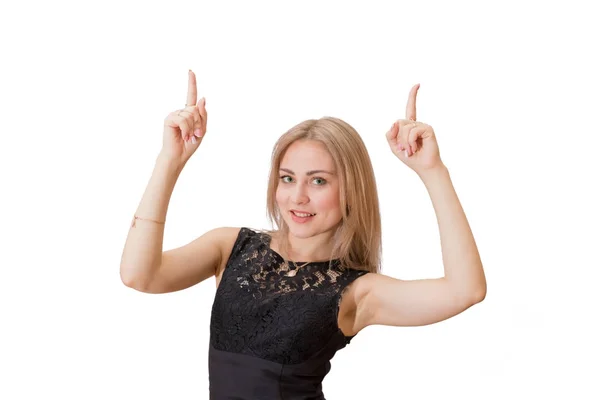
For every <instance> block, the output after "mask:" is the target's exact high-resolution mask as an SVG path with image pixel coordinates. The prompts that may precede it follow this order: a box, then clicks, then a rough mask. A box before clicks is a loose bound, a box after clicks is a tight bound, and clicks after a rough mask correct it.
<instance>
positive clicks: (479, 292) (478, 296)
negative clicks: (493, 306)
mask: <svg viewBox="0 0 600 400" xmlns="http://www.w3.org/2000/svg"><path fill="white" fill-rule="evenodd" d="M471 293H472V296H473V297H472V299H473V300H472V302H473V304H477V303H481V302H482V301H483V300H484V299H485V296H486V295H487V284H486V282H485V280H484V281H483V283H481V284H480V285H478V286H477V287H476V288H475V289H474V290H473V291H472V292H471Z"/></svg>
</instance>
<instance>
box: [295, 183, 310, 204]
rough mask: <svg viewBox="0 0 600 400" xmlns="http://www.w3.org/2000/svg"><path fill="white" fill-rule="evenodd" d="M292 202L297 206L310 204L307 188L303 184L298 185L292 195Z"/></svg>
mask: <svg viewBox="0 0 600 400" xmlns="http://www.w3.org/2000/svg"><path fill="white" fill-rule="evenodd" d="M292 201H293V202H294V203H296V204H305V203H308V195H307V193H306V188H305V187H304V185H302V184H298V185H296V187H295V188H294V192H293V193H292Z"/></svg>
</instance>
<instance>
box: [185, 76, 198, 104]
mask: <svg viewBox="0 0 600 400" xmlns="http://www.w3.org/2000/svg"><path fill="white" fill-rule="evenodd" d="M197 98H198V89H197V88H196V74H194V73H193V72H192V70H191V69H190V71H189V72H188V93H187V102H186V103H185V105H186V106H195V105H196V99H197Z"/></svg>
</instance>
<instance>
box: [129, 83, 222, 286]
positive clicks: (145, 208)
mask: <svg viewBox="0 0 600 400" xmlns="http://www.w3.org/2000/svg"><path fill="white" fill-rule="evenodd" d="M206 123H207V113H206V107H205V101H204V98H202V99H201V100H200V101H197V89H196V77H195V75H194V73H193V72H192V71H190V72H189V76H188V95H187V103H186V107H185V108H184V109H182V110H178V111H174V112H172V113H170V114H169V115H168V116H167V117H166V118H165V123H164V134H163V147H162V149H161V151H160V154H159V155H158V157H157V159H156V164H155V166H154V171H153V173H152V176H151V178H150V181H149V182H148V186H147V187H146V190H145V192H144V195H143V197H142V200H141V201H140V204H139V206H138V208H137V211H136V212H135V214H134V217H133V219H132V222H131V227H130V229H129V233H128V235H127V239H126V241H125V247H124V249H123V254H122V257H121V265H120V274H121V280H122V281H123V283H124V284H125V285H127V286H129V287H132V288H135V289H137V290H140V291H148V292H165V291H173V290H178V289H182V288H184V287H187V286H191V285H192V284H194V283H196V282H198V281H200V280H202V279H206V278H207V277H208V276H210V275H211V274H214V272H215V270H216V269H217V267H218V262H219V261H220V259H221V248H220V247H218V246H214V243H215V242H219V240H220V239H219V238H220V237H221V236H222V231H219V230H218V231H216V232H212V233H207V234H206V235H203V236H202V237H201V238H199V239H197V240H196V241H194V242H192V243H190V244H189V245H187V246H184V247H183V248H180V249H176V250H172V251H170V252H166V253H165V255H166V257H165V255H163V236H164V227H165V220H166V215H167V208H168V206H169V201H170V199H171V195H172V193H173V189H174V187H175V183H176V182H177V179H178V177H179V175H180V173H181V171H182V169H183V168H184V166H185V164H186V163H187V161H188V160H189V158H190V157H191V156H192V154H194V152H195V151H196V149H197V148H198V146H199V144H200V142H201V141H202V138H203V136H204V134H205V132H206ZM219 243H220V242H219ZM191 250H195V251H200V252H201V254H200V255H201V256H197V257H196V259H200V261H190V260H193V257H190V256H189V252H190V251H191ZM165 260H166V261H167V263H165ZM182 263H183V264H182Z"/></svg>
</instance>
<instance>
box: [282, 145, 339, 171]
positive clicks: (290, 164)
mask: <svg viewBox="0 0 600 400" xmlns="http://www.w3.org/2000/svg"><path fill="white" fill-rule="evenodd" d="M281 168H288V169H292V170H293V169H302V170H329V171H333V170H334V169H335V162H334V160H333V157H331V154H329V151H328V150H327V148H326V147H325V145H324V144H323V143H321V142H318V141H315V140H299V141H296V142H294V143H292V144H291V145H290V147H288V148H287V150H286V152H285V154H284V155H283V158H282V160H281Z"/></svg>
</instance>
